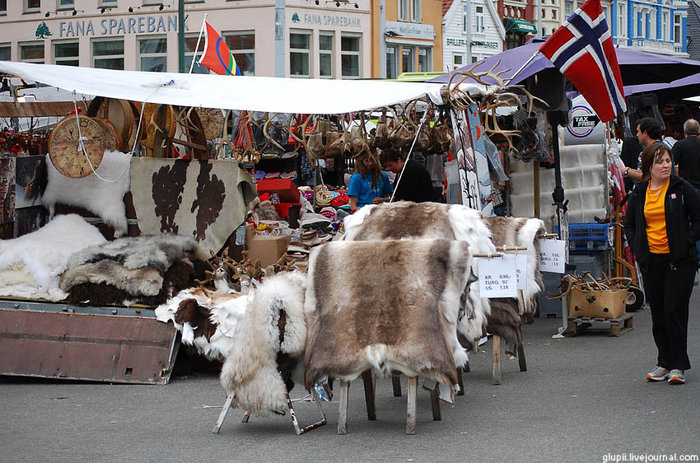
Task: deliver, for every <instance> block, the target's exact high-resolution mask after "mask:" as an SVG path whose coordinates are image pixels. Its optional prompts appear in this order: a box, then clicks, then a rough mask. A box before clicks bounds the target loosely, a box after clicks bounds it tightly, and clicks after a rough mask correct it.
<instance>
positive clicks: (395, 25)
mask: <svg viewBox="0 0 700 463" xmlns="http://www.w3.org/2000/svg"><path fill="white" fill-rule="evenodd" d="M371 8H372V36H373V37H374V40H373V41H372V44H373V56H372V77H385V78H388V79H394V78H396V77H397V76H398V75H399V74H401V73H402V72H432V71H440V70H442V56H443V55H442V47H443V37H442V6H441V0H371Z"/></svg>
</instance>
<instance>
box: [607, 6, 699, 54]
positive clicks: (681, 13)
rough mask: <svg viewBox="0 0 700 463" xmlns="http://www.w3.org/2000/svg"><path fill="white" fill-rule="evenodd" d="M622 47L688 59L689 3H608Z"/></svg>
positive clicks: (610, 17)
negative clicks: (686, 57)
mask: <svg viewBox="0 0 700 463" xmlns="http://www.w3.org/2000/svg"><path fill="white" fill-rule="evenodd" d="M604 8H605V12H606V15H607V17H608V21H609V23H610V29H611V32H612V36H613V41H614V42H615V44H616V45H617V46H619V47H626V48H636V49H639V50H641V51H647V52H651V53H661V54H667V55H680V56H686V55H687V51H688V43H687V42H688V41H687V17H688V3H687V2H686V1H679V0H672V1H671V0H658V1H656V0H614V1H612V2H606V3H604Z"/></svg>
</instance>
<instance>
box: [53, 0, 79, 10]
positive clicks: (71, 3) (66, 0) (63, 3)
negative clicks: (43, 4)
mask: <svg viewBox="0 0 700 463" xmlns="http://www.w3.org/2000/svg"><path fill="white" fill-rule="evenodd" d="M73 7H75V0H58V5H57V8H58V9H59V10H67V9H70V8H73Z"/></svg>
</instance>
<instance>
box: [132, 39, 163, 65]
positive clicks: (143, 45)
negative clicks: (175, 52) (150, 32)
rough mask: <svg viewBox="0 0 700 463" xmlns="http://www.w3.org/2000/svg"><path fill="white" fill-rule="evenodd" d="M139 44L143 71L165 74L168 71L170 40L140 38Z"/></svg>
mask: <svg viewBox="0 0 700 463" xmlns="http://www.w3.org/2000/svg"><path fill="white" fill-rule="evenodd" d="M138 42H139V61H140V67H139V69H140V70H141V71H150V72H165V71H167V70H168V39H166V38H165V37H148V38H140V39H138Z"/></svg>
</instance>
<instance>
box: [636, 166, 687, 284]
mask: <svg viewBox="0 0 700 463" xmlns="http://www.w3.org/2000/svg"><path fill="white" fill-rule="evenodd" d="M647 185H648V182H647V181H641V182H638V183H637V184H636V185H635V187H634V189H633V190H632V193H631V195H630V199H629V204H628V205H627V213H626V214H625V219H624V226H625V234H626V235H627V242H628V243H629V245H630V247H631V248H632V252H633V253H634V255H635V256H636V257H637V262H639V267H640V268H641V269H642V271H647V269H648V267H649V254H650V253H649V242H648V241H647V232H646V226H647V224H646V220H645V218H644V201H645V200H646V191H647ZM664 208H665V215H666V235H667V236H668V248H669V252H670V253H671V263H672V264H674V265H678V264H682V263H687V262H697V254H696V252H695V241H697V240H698V238H700V195H698V193H697V191H696V190H695V188H694V187H693V186H692V185H691V184H690V183H688V182H687V181H685V180H683V179H682V178H680V177H676V176H675V175H671V179H670V182H669V185H668V191H666V197H665V198H664Z"/></svg>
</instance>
